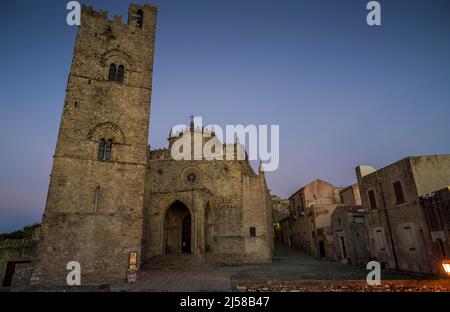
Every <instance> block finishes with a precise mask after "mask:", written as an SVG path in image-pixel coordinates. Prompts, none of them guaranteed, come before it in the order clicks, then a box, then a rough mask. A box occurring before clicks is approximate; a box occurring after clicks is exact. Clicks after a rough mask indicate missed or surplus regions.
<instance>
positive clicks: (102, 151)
mask: <svg viewBox="0 0 450 312" xmlns="http://www.w3.org/2000/svg"><path fill="white" fill-rule="evenodd" d="M104 157H105V140H104V139H101V140H100V143H99V144H98V160H103V158H104Z"/></svg>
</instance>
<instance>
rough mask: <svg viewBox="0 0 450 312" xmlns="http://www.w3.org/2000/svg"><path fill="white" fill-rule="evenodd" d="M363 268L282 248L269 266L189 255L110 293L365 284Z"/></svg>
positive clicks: (152, 267) (154, 264)
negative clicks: (269, 284)
mask: <svg viewBox="0 0 450 312" xmlns="http://www.w3.org/2000/svg"><path fill="white" fill-rule="evenodd" d="M367 272H368V271H366V270H365V269H364V268H360V267H355V266H350V265H345V264H340V263H335V262H328V261H323V260H321V259H318V258H315V257H312V256H310V255H308V254H305V253H303V252H299V251H297V250H295V249H292V248H289V247H287V246H284V245H279V246H277V250H276V258H275V260H274V262H273V263H272V264H266V265H249V266H217V265H211V264H207V263H205V262H204V261H202V260H201V259H198V258H196V257H194V256H192V255H186V254H179V255H168V256H164V257H160V258H155V259H154V260H152V261H151V262H150V263H149V264H148V265H147V266H146V267H145V268H144V270H142V271H141V272H140V273H139V278H138V282H137V283H136V284H134V285H113V286H111V290H113V291H127V290H128V291H231V290H233V285H238V284H241V283H242V282H251V283H257V282H266V281H274V282H276V281H283V282H284V281H287V282H289V281H317V280H338V281H351V280H362V281H365V279H366V275H367ZM382 279H383V280H410V279H418V277H417V276H411V275H406V274H399V273H389V272H383V273H382Z"/></svg>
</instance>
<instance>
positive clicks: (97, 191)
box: [94, 186, 100, 211]
mask: <svg viewBox="0 0 450 312" xmlns="http://www.w3.org/2000/svg"><path fill="white" fill-rule="evenodd" d="M99 205H100V186H98V187H97V188H96V189H95V198H94V211H97V210H98V206H99Z"/></svg>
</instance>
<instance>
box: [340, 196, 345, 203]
mask: <svg viewBox="0 0 450 312" xmlns="http://www.w3.org/2000/svg"><path fill="white" fill-rule="evenodd" d="M339 197H340V198H341V204H343V203H344V196H342V195H339Z"/></svg>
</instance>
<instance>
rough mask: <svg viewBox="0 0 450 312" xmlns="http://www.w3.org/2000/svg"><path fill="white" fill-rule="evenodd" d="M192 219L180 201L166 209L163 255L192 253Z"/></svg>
mask: <svg viewBox="0 0 450 312" xmlns="http://www.w3.org/2000/svg"><path fill="white" fill-rule="evenodd" d="M191 241H192V218H191V213H190V212H189V209H188V208H187V206H186V205H185V204H183V203H182V202H181V201H178V200H177V201H175V202H174V203H173V204H172V205H170V207H169V208H168V209H167V212H166V216H165V218H164V253H165V254H173V253H190V252H191V251H192V248H191V247H192V242H191Z"/></svg>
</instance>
